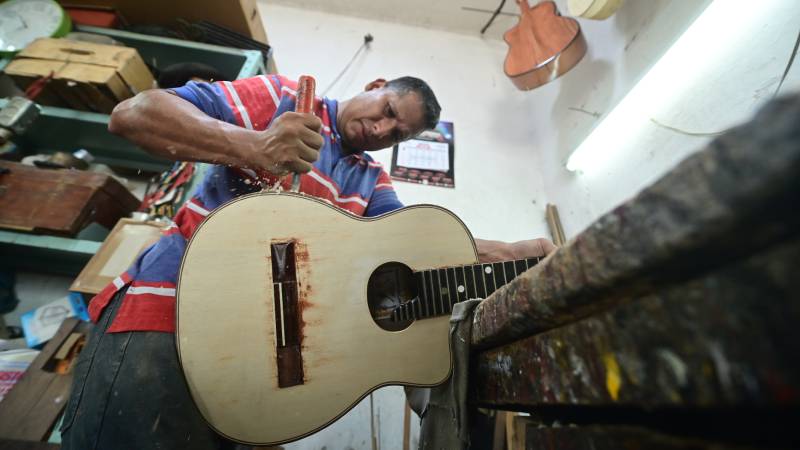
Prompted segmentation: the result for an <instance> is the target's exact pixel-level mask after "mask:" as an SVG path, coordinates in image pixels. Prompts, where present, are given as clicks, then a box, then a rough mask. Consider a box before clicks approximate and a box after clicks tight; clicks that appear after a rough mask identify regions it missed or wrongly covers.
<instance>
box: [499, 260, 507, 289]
mask: <svg viewBox="0 0 800 450" xmlns="http://www.w3.org/2000/svg"><path fill="white" fill-rule="evenodd" d="M500 266H501V267H503V284H508V275H507V274H506V263H504V262H501V263H500Z"/></svg>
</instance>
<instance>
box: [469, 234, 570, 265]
mask: <svg viewBox="0 0 800 450" xmlns="http://www.w3.org/2000/svg"><path fill="white" fill-rule="evenodd" d="M475 245H476V246H477V247H478V260H479V261H480V262H482V263H489V262H498V261H512V260H517V259H525V258H536V257H544V256H547V255H549V254H550V253H552V252H553V251H555V249H556V248H557V247H556V246H555V245H553V243H552V242H550V240H548V239H544V238H538V239H527V240H524V241H517V242H501V241H487V240H483V239H475Z"/></svg>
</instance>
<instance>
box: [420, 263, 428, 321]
mask: <svg viewBox="0 0 800 450" xmlns="http://www.w3.org/2000/svg"><path fill="white" fill-rule="evenodd" d="M420 273H422V289H423V290H424V291H425V317H430V314H429V313H428V312H429V309H428V302H429V298H430V297H429V296H428V282H427V281H425V271H424V270H423V271H422V272H420Z"/></svg>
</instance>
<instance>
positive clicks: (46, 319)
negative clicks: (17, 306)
mask: <svg viewBox="0 0 800 450" xmlns="http://www.w3.org/2000/svg"><path fill="white" fill-rule="evenodd" d="M69 317H77V318H78V319H81V320H84V321H88V320H89V311H88V310H87V309H86V305H84V303H83V298H82V297H81V295H80V294H78V293H77V292H71V293H70V294H69V296H67V297H64V298H61V299H59V300H56V301H53V302H50V303H47V304H45V305H42V306H40V307H38V308H36V309H33V310H31V311H28V312H26V313H25V314H23V315H22V316H20V321H21V322H22V330H23V331H24V332H25V342H27V344H28V347H31V348H36V347H39V346H41V345H42V344H44V343H45V342H47V341H49V340H50V338H52V337H53V336H55V334H56V332H57V331H58V329H59V327H61V323H62V322H64V320H66V319H67V318H69Z"/></svg>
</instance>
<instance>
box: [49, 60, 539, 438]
mask: <svg viewBox="0 0 800 450" xmlns="http://www.w3.org/2000/svg"><path fill="white" fill-rule="evenodd" d="M295 89H296V83H295V82H293V81H291V80H288V79H286V78H284V77H281V76H276V75H271V76H258V77H253V78H248V79H244V80H238V81H235V82H227V81H222V82H217V83H213V84H208V83H194V82H192V83H189V84H187V85H186V86H183V87H180V88H175V89H172V90H168V91H163V90H151V91H146V92H143V93H141V94H139V95H137V96H136V97H134V98H132V99H129V100H126V101H124V102H122V103H120V104H119V105H118V106H117V107H116V108H115V109H114V112H113V113H112V116H111V122H110V124H109V130H110V131H111V132H113V133H117V134H120V135H122V136H124V137H126V138H128V139H130V140H131V141H133V142H135V143H137V144H139V145H140V146H141V147H143V148H145V149H146V150H148V151H149V152H151V153H152V154H154V155H157V156H162V157H166V158H168V159H173V160H188V161H203V162H207V163H212V164H214V165H213V166H211V168H210V169H209V171H208V173H207V174H206V177H205V179H204V181H203V183H202V184H201V186H200V187H199V189H198V190H197V191H196V192H195V195H194V197H193V198H192V199H190V200H189V201H188V202H187V203H186V205H184V207H182V208H181V209H180V210H179V212H178V214H176V216H175V218H174V221H175V222H174V224H173V225H172V226H171V227H170V228H169V229H167V230H166V231H165V232H164V236H163V237H162V238H161V239H160V240H159V241H158V242H157V243H156V244H155V245H154V246H152V247H150V248H149V249H147V250H145V251H144V252H143V253H142V255H140V256H139V258H138V259H137V261H136V263H135V264H134V265H133V266H132V267H131V268H130V269H129V270H128V271H127V272H126V273H125V274H122V275H121V276H120V277H118V278H117V279H116V280H114V282H113V283H112V284H110V285H109V286H108V287H106V288H105V289H104V290H103V291H102V292H101V293H100V294H98V295H97V296H96V297H95V298H94V299H93V300H92V301H91V303H90V305H89V311H90V315H91V317H92V320H93V321H94V322H96V323H97V326H96V327H95V330H94V332H93V334H92V337H91V338H90V340H89V342H88V343H87V345H86V347H85V348H84V350H83V352H82V353H81V355H80V357H79V360H78V362H77V364H76V367H75V381H74V383H73V390H72V395H71V398H70V401H69V403H68V405H67V407H66V410H65V414H64V421H63V425H62V434H63V442H64V444H63V446H64V448H65V449H86V448H113V449H122V448H135V449H143V448H156V447H157V448H192V449H204V448H220V447H223V446H226V445H228V444H229V443H227V442H226V441H225V440H224V439H222V438H220V437H218V436H217V435H216V434H215V433H214V432H213V431H211V430H210V429H209V428H208V427H207V425H206V424H205V422H204V421H203V419H202V417H201V416H200V414H199V412H198V411H197V409H196V407H195V406H194V404H193V402H192V400H191V397H190V396H189V392H188V388H187V386H186V383H185V381H184V379H183V376H182V374H181V371H180V367H179V365H178V361H177V355H176V351H175V338H174V332H175V283H176V279H177V273H178V269H179V266H180V259H181V256H182V255H183V252H184V250H185V246H186V242H187V241H188V239H189V238H190V237H191V235H192V233H193V232H194V230H195V229H196V227H197V226H198V225H199V223H200V222H201V221H202V220H203V218H204V217H205V216H206V215H208V213H209V212H210V211H212V210H214V209H216V208H217V207H219V206H220V205H221V204H223V203H224V202H226V201H228V200H230V199H232V198H235V197H237V196H239V195H242V194H245V193H249V192H255V191H258V190H259V189H261V186H262V180H261V179H259V178H258V177H256V173H255V171H256V170H266V171H268V172H269V173H270V175H269V177H268V179H267V180H266V181H265V182H266V183H267V184H270V185H271V184H274V183H278V182H283V185H284V187H288V185H289V183H290V182H291V180H290V178H291V177H285V176H284V175H287V174H289V173H291V172H300V173H303V174H305V175H303V176H302V181H301V184H300V190H301V192H304V193H306V194H309V195H314V196H317V197H322V198H325V199H327V200H329V201H330V202H331V203H333V204H335V205H337V206H339V207H341V208H343V209H346V210H348V211H350V212H351V213H353V214H357V215H363V216H377V215H380V214H383V213H386V212H389V211H392V210H394V209H397V208H400V207H401V206H402V204H401V203H400V201H399V200H398V199H397V195H396V194H395V192H394V190H393V188H392V184H391V180H390V178H389V177H388V175H387V174H386V172H385V171H384V170H383V169H382V167H381V165H380V164H377V163H375V162H374V161H373V160H372V158H371V157H370V156H369V155H368V154H366V153H363V152H364V151H369V150H378V149H382V148H386V147H389V146H391V145H393V144H395V143H397V142H400V141H402V140H405V139H408V138H411V137H413V136H415V135H417V134H418V133H420V132H422V131H423V130H425V129H427V128H433V127H434V126H435V125H436V123H437V122H438V120H439V111H440V107H439V104H438V102H437V101H436V97H435V96H434V94H433V92H432V91H431V89H430V88H429V87H428V85H427V84H426V83H425V82H423V81H422V80H419V79H416V78H412V77H403V78H398V79H396V80H392V81H389V82H387V81H385V80H383V79H378V80H375V81H373V82H371V83H369V84H368V85H367V87H366V90H365V92H363V93H361V94H359V95H357V96H355V97H353V98H351V99H349V100H347V101H342V102H337V101H335V100H330V99H322V100H317V101H316V102H315V106H314V114H313V115H311V114H297V113H294V112H292V111H293V110H294V105H295V95H296V92H295ZM477 244H478V249H479V253H480V258H481V259H482V260H484V261H490V260H502V259H518V258H523V257H530V256H539V255H544V254H546V253H549V252H550V251H551V250H552V249H553V246H552V244H551V243H550V242H549V241H546V240H531V241H521V242H517V243H514V244H507V243H502V242H497V241H478V242H477ZM209 301H214V294H213V293H209ZM222 320H226V319H222ZM227 320H235V318H228V319H227ZM265 420H268V419H265Z"/></svg>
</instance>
